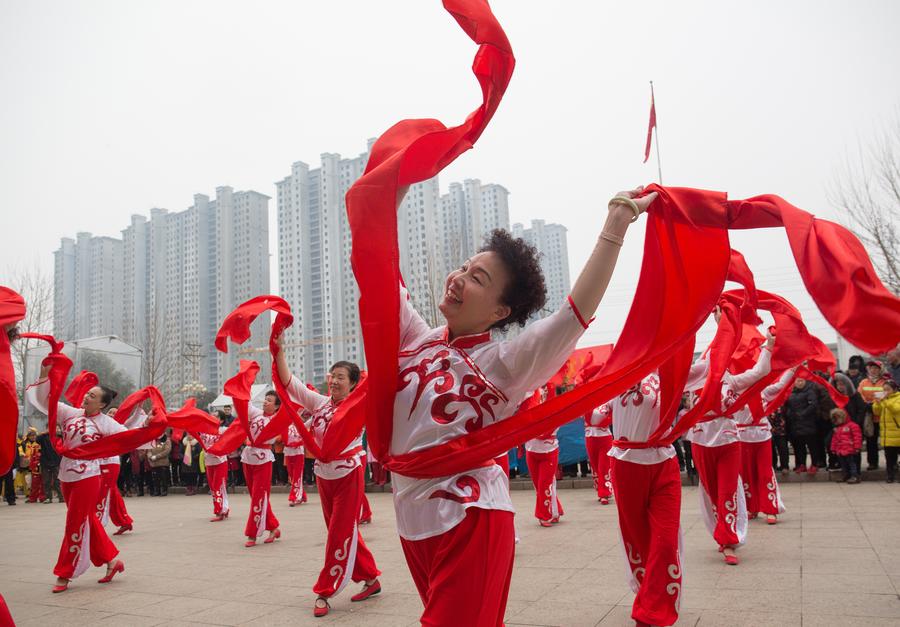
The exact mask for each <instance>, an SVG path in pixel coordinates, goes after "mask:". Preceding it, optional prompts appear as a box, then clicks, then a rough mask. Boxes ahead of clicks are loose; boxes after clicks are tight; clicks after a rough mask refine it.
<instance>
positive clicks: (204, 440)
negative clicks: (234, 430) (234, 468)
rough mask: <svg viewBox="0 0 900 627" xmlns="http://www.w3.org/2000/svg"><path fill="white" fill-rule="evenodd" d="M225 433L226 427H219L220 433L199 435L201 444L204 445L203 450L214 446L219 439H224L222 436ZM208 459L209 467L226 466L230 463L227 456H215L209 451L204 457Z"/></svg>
mask: <svg viewBox="0 0 900 627" xmlns="http://www.w3.org/2000/svg"><path fill="white" fill-rule="evenodd" d="M223 433H225V427H221V426H220V427H219V433H218V434H215V433H199V434H198V435H199V436H200V443H201V444H203V449H204V450H206V449H208V448H209V447H210V446H212V445H213V444H215V443H216V442H218V441H219V438H221V437H222V434H223ZM204 458H205V459H206V465H207V466H217V465H218V464H224V463H225V462H227V461H228V456H227V455H213V454H212V453H210V452H209V451H208V450H206V453H205V455H204Z"/></svg>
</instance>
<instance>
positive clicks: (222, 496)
mask: <svg viewBox="0 0 900 627" xmlns="http://www.w3.org/2000/svg"><path fill="white" fill-rule="evenodd" d="M223 433H225V427H219V433H218V434H212V433H198V434H197V437H198V438H199V440H200V444H201V445H202V446H203V448H204V450H205V451H206V454H205V456H206V482H207V483H208V484H209V492H210V494H211V495H212V501H213V515H215V516H220V517H224V516H227V515H228V512H229V511H231V508H230V507H229V505H228V491H227V487H228V456H227V455H213V454H212V453H210V452H209V447H211V446H212V445H213V444H215V443H216V442H218V441H219V438H221V437H222V434H223Z"/></svg>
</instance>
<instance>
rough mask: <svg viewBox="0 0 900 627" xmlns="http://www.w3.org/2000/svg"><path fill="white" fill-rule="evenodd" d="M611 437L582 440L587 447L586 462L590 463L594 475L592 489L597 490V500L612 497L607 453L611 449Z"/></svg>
mask: <svg viewBox="0 0 900 627" xmlns="http://www.w3.org/2000/svg"><path fill="white" fill-rule="evenodd" d="M612 442H613V437H612V436H611V435H607V436H603V437H599V438H598V437H589V438H585V439H584V445H585V446H586V447H587V454H588V461H590V462H591V473H592V474H593V475H594V487H595V488H596V489H597V498H601V499H605V498H609V497H610V496H612V480H611V479H610V476H609V468H610V464H609V460H610V459H611V458H610V456H609V455H607V453H609V449H611V448H612Z"/></svg>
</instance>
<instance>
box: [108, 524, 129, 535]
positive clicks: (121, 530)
mask: <svg viewBox="0 0 900 627" xmlns="http://www.w3.org/2000/svg"><path fill="white" fill-rule="evenodd" d="M133 530H134V527H133V526H132V525H122V526H121V527H119V528H118V529H116V532H115V533H114V534H113V535H114V536H120V535H122V534H123V533H125V532H126V531H133Z"/></svg>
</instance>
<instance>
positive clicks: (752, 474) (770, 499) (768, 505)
mask: <svg viewBox="0 0 900 627" xmlns="http://www.w3.org/2000/svg"><path fill="white" fill-rule="evenodd" d="M741 464H742V469H741V479H743V481H744V498H745V499H746V501H747V511H748V512H749V513H751V514H756V513H759V512H762V513H763V514H772V515H775V514H780V513H782V512H783V511H784V504H783V503H782V502H781V490H779V489H778V480H777V479H775V469H774V468H772V441H771V440H766V441H765V442H741Z"/></svg>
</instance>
